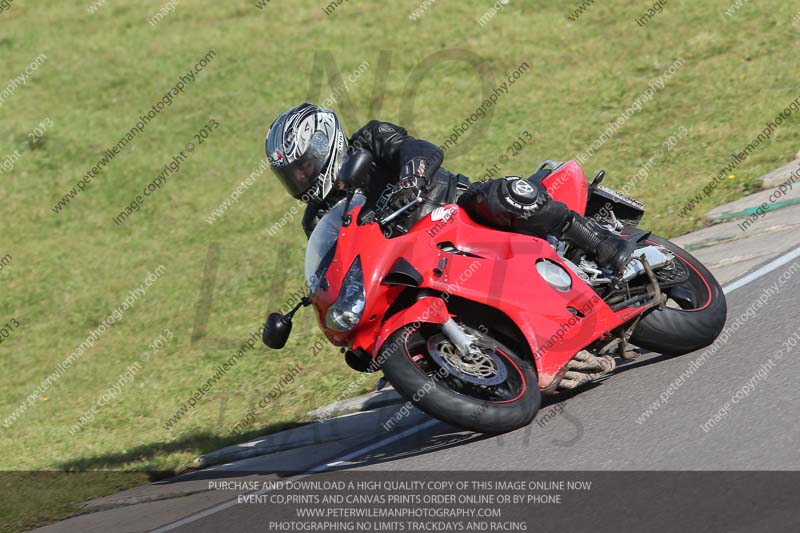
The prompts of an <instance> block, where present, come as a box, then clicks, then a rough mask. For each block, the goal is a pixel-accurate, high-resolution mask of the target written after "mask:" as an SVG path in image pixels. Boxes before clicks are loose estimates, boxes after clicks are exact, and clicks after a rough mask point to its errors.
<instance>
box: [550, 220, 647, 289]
mask: <svg viewBox="0 0 800 533" xmlns="http://www.w3.org/2000/svg"><path fill="white" fill-rule="evenodd" d="M557 236H558V237H559V238H561V239H563V240H565V241H567V242H568V243H570V244H573V245H575V246H577V247H578V248H580V249H582V250H585V251H586V252H588V253H590V254H592V255H593V257H594V258H595V259H596V260H597V262H598V263H599V264H600V266H604V267H608V268H611V269H612V270H614V272H615V273H616V274H622V273H623V272H625V267H626V266H628V262H629V261H630V260H631V257H633V252H634V251H635V250H636V243H635V242H634V241H632V240H629V239H625V238H624V237H620V236H619V235H617V234H616V233H614V232H612V231H609V230H607V229H606V228H604V227H602V226H601V225H600V224H598V223H597V222H595V221H594V220H591V219H588V218H584V217H582V216H580V215H579V214H578V213H576V212H574V211H571V212H570V216H569V217H568V218H567V223H566V224H565V227H562V229H561V234H560V235H557Z"/></svg>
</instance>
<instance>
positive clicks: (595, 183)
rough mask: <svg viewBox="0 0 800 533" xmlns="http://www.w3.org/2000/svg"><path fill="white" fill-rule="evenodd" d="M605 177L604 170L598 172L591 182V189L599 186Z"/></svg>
mask: <svg viewBox="0 0 800 533" xmlns="http://www.w3.org/2000/svg"><path fill="white" fill-rule="evenodd" d="M605 177H606V171H605V170H601V171H600V172H598V173H597V175H596V176H595V177H594V179H593V180H592V187H597V186H598V185H600V182H602V181H603V178H605Z"/></svg>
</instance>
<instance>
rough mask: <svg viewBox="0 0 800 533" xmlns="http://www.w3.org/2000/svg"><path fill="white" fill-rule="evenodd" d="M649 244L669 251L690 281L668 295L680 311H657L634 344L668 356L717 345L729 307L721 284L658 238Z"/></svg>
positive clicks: (684, 253)
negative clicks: (685, 271) (685, 269)
mask: <svg viewBox="0 0 800 533" xmlns="http://www.w3.org/2000/svg"><path fill="white" fill-rule="evenodd" d="M647 242H648V243H649V244H655V245H658V246H663V247H664V248H667V249H668V250H670V251H671V252H672V253H674V254H675V257H676V261H681V262H682V266H685V267H686V268H687V269H688V271H689V278H688V279H687V280H686V281H685V282H683V283H681V284H680V285H676V286H673V287H669V288H667V289H664V292H665V293H666V294H667V296H668V297H669V298H670V300H671V301H672V302H674V304H677V307H679V308H675V307H664V308H661V309H655V310H653V311H650V312H649V313H648V314H646V315H645V316H644V317H642V319H641V320H640V321H639V324H638V325H637V326H636V329H635V330H634V331H633V335H631V338H630V342H631V343H633V344H635V345H637V346H640V347H642V348H647V349H648V350H653V351H655V352H659V353H662V354H666V355H683V354H685V353H689V352H693V351H695V350H699V349H701V348H704V347H706V346H708V345H709V344H711V343H712V342H714V340H715V339H716V338H717V336H718V335H719V334H720V332H721V331H722V328H723V327H724V326H725V320H726V318H727V315H728V305H727V303H726V301H725V294H724V293H723V292H722V287H720V284H719V282H718V281H717V280H716V279H715V278H714V276H713V275H712V274H711V272H709V270H708V269H707V268H706V267H705V266H703V263H701V262H700V261H699V260H698V259H697V258H695V257H694V256H692V255H691V254H690V253H689V252H687V251H686V250H684V249H683V248H680V247H679V246H678V245H676V244H674V243H672V242H670V241H668V240H666V239H662V238H660V237H656V236H655V235H652V236H650V237H649V238H648V239H647Z"/></svg>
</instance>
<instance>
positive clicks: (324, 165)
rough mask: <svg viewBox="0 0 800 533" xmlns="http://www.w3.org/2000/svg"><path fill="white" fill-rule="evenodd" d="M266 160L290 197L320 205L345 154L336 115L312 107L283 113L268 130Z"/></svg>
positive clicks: (307, 106)
mask: <svg viewBox="0 0 800 533" xmlns="http://www.w3.org/2000/svg"><path fill="white" fill-rule="evenodd" d="M266 150H267V158H268V159H269V164H270V167H271V168H272V171H273V172H274V173H275V175H276V176H278V179H279V180H280V181H281V183H283V186H284V187H286V190H287V191H289V194H291V195H292V196H294V197H295V198H297V199H298V200H303V201H306V202H308V201H309V200H316V201H321V200H323V199H324V198H325V197H326V196H328V193H329V192H331V189H332V188H333V184H334V181H336V177H337V175H338V173H339V168H340V167H341V166H342V161H343V160H344V157H345V153H346V151H347V138H346V137H345V135H344V131H343V130H342V126H341V125H340V124H339V119H338V118H337V117H336V113H334V112H333V111H331V110H330V109H325V108H321V107H317V106H315V105H313V104H301V105H299V106H297V107H293V108H292V109H290V110H288V111H286V112H285V113H283V114H281V115H280V116H279V117H278V118H276V119H275V122H273V123H272V125H271V126H270V127H269V131H268V132H267V139H266Z"/></svg>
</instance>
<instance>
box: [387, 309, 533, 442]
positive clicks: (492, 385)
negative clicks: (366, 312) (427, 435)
mask: <svg viewBox="0 0 800 533" xmlns="http://www.w3.org/2000/svg"><path fill="white" fill-rule="evenodd" d="M476 333H477V332H476ZM478 335H481V334H478ZM481 338H482V343H481V344H482V347H481V348H480V351H481V353H482V354H483V357H484V359H483V360H482V361H480V362H478V364H474V363H476V361H477V358H479V357H481V356H480V355H478V356H477V357H476V360H472V359H470V360H469V361H468V362H466V363H465V359H464V358H458V357H459V356H457V354H455V351H454V348H452V345H451V348H452V349H451V350H450V351H449V352H448V351H447V350H448V349H447V343H449V340H447V339H446V337H444V335H442V333H441V327H439V326H438V325H434V324H425V325H423V326H421V327H420V328H417V329H415V330H412V331H411V332H410V333H408V332H407V331H406V329H405V328H403V329H400V330H398V331H396V332H395V333H393V334H392V335H391V336H390V337H389V338H388V339H386V342H385V343H384V344H383V346H382V347H381V352H380V361H381V368H382V370H383V372H384V374H385V376H386V378H387V379H388V380H389V383H391V384H392V386H393V387H394V388H395V389H396V390H397V392H399V393H400V395H401V396H403V397H404V398H405V399H406V400H408V401H410V402H411V403H412V404H413V405H414V406H416V407H417V408H419V409H420V410H422V411H424V412H425V413H427V414H429V415H431V416H433V417H435V418H438V419H439V420H442V421H444V422H447V423H448V424H452V425H454V426H458V427H460V428H464V429H467V430H471V431H477V432H480V433H491V434H496V433H505V432H508V431H513V430H515V429H518V428H520V427H523V426H527V425H528V424H530V422H531V421H532V420H533V418H534V417H535V416H536V413H537V412H538V410H539V406H540V404H541V394H540V393H539V387H538V382H537V379H536V373H535V371H534V369H533V367H532V366H531V365H530V364H529V363H527V362H526V361H523V360H522V359H521V358H519V357H518V356H517V355H516V354H514V353H513V352H512V351H511V350H510V349H508V348H507V347H505V346H503V345H502V344H500V343H499V342H497V341H496V340H494V339H492V338H491V337H488V336H485V335H481ZM484 344H485V346H484ZM454 354H455V355H454ZM469 365H472V366H469ZM473 368H474V369H475V371H473Z"/></svg>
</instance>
